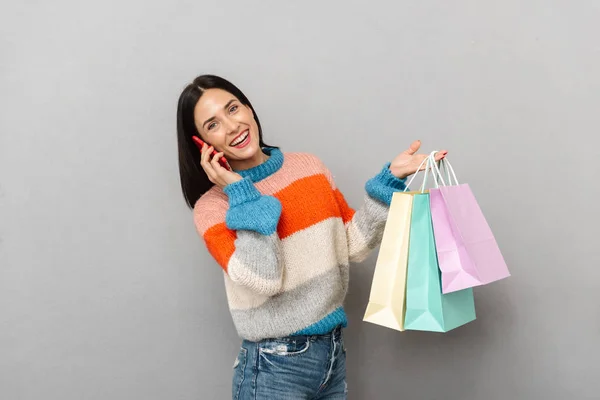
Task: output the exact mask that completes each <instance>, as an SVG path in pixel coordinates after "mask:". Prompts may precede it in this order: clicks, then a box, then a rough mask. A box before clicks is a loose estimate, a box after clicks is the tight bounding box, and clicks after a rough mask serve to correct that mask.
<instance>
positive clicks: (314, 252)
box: [225, 217, 348, 310]
mask: <svg viewBox="0 0 600 400" xmlns="http://www.w3.org/2000/svg"><path fill="white" fill-rule="evenodd" d="M332 239H333V246H323V247H321V246H319V244H321V243H324V242H327V241H329V240H332ZM311 243H314V245H312V246H311V245H310V244H311ZM307 244H309V245H308V246H307ZM281 254H282V257H283V263H284V264H283V265H284V270H283V284H282V292H286V291H290V290H293V289H295V288H297V287H299V286H301V285H303V284H305V283H306V282H308V281H310V280H311V279H313V278H315V277H317V276H320V275H322V274H324V273H325V272H327V271H329V270H332V269H335V268H339V266H340V265H347V264H348V247H347V242H346V233H345V230H344V225H343V222H342V220H341V219H340V218H335V217H334V218H328V219H326V220H324V221H321V222H319V223H318V224H315V225H313V226H311V227H310V228H307V229H304V230H301V231H298V232H296V233H294V234H293V235H291V236H288V237H287V238H285V239H284V240H282V241H281ZM248 274H250V272H248ZM252 279H260V277H258V276H254V277H252ZM225 288H226V291H227V296H228V300H229V305H230V308H232V309H239V310H244V309H249V308H255V307H258V306H259V305H261V304H263V303H264V302H265V301H266V300H267V299H268V297H267V296H260V295H257V293H256V292H254V291H252V290H250V289H248V288H245V287H243V286H240V285H238V284H236V283H234V282H233V281H231V279H230V278H229V277H227V276H225Z"/></svg>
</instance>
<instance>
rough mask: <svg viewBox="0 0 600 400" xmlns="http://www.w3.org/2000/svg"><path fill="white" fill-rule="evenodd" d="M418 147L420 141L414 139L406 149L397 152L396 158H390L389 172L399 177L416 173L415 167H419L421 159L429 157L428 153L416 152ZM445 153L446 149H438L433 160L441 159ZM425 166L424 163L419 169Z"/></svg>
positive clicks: (402, 177)
mask: <svg viewBox="0 0 600 400" xmlns="http://www.w3.org/2000/svg"><path fill="white" fill-rule="evenodd" d="M420 147H421V141H420V140H416V141H414V142H413V143H412V144H411V145H410V147H409V148H408V150H405V151H403V152H402V153H400V154H398V155H397V156H396V158H394V159H393V160H392V163H391V165H390V172H391V173H392V174H393V175H394V176H395V177H397V178H400V179H404V178H406V177H407V176H409V175H412V174H414V173H416V172H417V168H419V165H421V163H422V162H423V160H425V159H426V158H427V157H429V154H416V153H417V151H419V148H420ZM446 154H448V151H446V150H440V151H438V152H437V153H436V154H435V160H436V161H439V160H441V159H442V158H444V157H446ZM425 166H426V164H425V163H424V164H423V165H422V166H421V169H420V171H423V170H424V169H425Z"/></svg>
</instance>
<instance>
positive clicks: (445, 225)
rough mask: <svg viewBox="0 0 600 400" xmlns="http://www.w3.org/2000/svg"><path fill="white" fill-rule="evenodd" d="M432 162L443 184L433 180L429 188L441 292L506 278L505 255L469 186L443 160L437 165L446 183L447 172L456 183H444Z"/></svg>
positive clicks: (507, 274) (449, 177) (449, 291)
mask: <svg viewBox="0 0 600 400" xmlns="http://www.w3.org/2000/svg"><path fill="white" fill-rule="evenodd" d="M433 154H434V153H432V156H433ZM432 165H434V166H435V167H434V169H436V173H437V177H438V178H439V179H440V181H441V182H442V183H443V184H442V185H441V186H440V185H438V184H437V180H436V186H437V187H436V188H435V189H430V190H429V198H430V205H431V218H432V222H433V231H434V237H435V243H436V251H437V255H438V263H439V267H440V271H441V275H442V293H444V294H445V293H451V292H456V291H458V290H462V289H467V288H472V287H475V286H480V285H486V284H488V283H491V282H494V281H498V280H500V279H504V278H507V277H509V276H510V272H509V271H508V267H507V265H506V262H505V260H504V257H503V256H502V253H501V252H500V249H499V247H498V244H497V243H496V239H495V238H494V235H493V233H492V230H491V229H490V227H489V225H488V223H487V221H486V219H485V217H484V215H483V212H482V211H481V208H480V207H479V204H478V203H477V200H476V199H475V196H474V195H473V192H472V191H471V188H470V187H469V185H468V184H459V183H458V181H457V180H456V175H455V174H454V170H453V169H452V166H451V165H450V164H449V163H448V161H447V160H442V161H441V162H440V166H442V167H446V169H447V171H448V181H449V183H451V176H450V172H452V176H453V177H454V181H455V185H451V186H446V185H445V182H444V179H443V177H442V175H441V173H440V170H439V169H438V167H437V165H436V163H435V162H433V163H432ZM435 175H436V174H435V173H434V176H435Z"/></svg>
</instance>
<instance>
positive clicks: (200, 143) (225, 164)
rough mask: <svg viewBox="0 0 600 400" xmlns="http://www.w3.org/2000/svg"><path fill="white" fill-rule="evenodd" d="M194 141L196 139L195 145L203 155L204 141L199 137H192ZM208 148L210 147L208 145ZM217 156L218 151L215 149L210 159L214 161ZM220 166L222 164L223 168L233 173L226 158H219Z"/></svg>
mask: <svg viewBox="0 0 600 400" xmlns="http://www.w3.org/2000/svg"><path fill="white" fill-rule="evenodd" d="M192 139H194V143H196V146H197V147H198V150H200V152H201V153H202V146H204V142H203V141H202V139H200V138H199V137H198V136H192ZM207 146H209V145H208V144H207ZM215 154H217V151H216V150H215V149H214V148H213V151H212V154H211V155H210V158H211V159H212V158H213V157H214V156H215ZM219 164H221V166H222V167H223V168H225V169H226V170H228V171H231V167H230V166H229V163H228V162H227V160H226V159H225V157H221V158H219Z"/></svg>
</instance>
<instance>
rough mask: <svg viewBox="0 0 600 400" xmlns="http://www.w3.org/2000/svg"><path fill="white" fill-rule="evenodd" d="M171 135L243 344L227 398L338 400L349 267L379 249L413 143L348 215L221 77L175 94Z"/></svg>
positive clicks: (202, 79) (320, 175) (411, 164)
mask: <svg viewBox="0 0 600 400" xmlns="http://www.w3.org/2000/svg"><path fill="white" fill-rule="evenodd" d="M177 131H178V132H177V133H178V145H179V168H180V177H181V186H182V189H183V195H184V197H185V199H186V201H187V203H188V205H189V207H190V208H193V215H194V222H195V225H196V228H197V231H198V233H199V235H200V236H201V237H202V238H203V239H204V242H205V244H206V246H207V248H208V251H209V252H210V254H211V255H212V256H213V257H214V258H215V260H216V261H217V263H218V264H219V265H220V266H221V268H222V269H223V271H224V279H225V289H226V293H227V299H228V303H229V308H230V311H231V315H232V318H233V322H234V324H235V327H236V329H237V332H238V335H239V336H240V337H241V338H242V339H243V341H242V345H241V348H240V351H239V354H238V356H237V358H236V360H235V363H234V373H233V385H232V395H233V398H234V399H288V398H293V399H299V398H302V399H345V398H346V382H345V380H346V367H345V359H346V350H345V347H344V343H343V336H342V328H344V327H346V325H347V319H346V314H345V312H344V308H343V302H344V298H345V296H346V290H347V287H348V275H349V273H348V268H349V264H350V262H360V261H362V260H364V259H365V258H366V257H367V255H368V254H369V252H370V251H371V250H372V249H374V248H375V247H376V246H377V245H378V244H379V243H380V241H381V237H382V233H383V229H384V225H385V220H386V217H387V212H388V208H389V204H390V201H391V198H392V193H393V192H395V191H399V190H403V189H404V188H405V179H406V177H407V176H409V175H411V174H413V173H415V172H416V171H417V169H418V168H419V165H420V164H421V162H422V161H423V160H424V159H425V158H426V157H427V155H424V154H416V152H417V150H418V149H419V146H420V143H419V141H416V142H414V143H413V144H412V145H411V146H410V148H409V149H408V150H406V151H404V152H402V153H400V154H399V155H398V156H397V157H396V158H394V160H392V161H391V162H389V163H387V164H386V165H385V166H384V167H383V168H382V170H381V171H380V172H379V173H378V174H377V175H375V176H374V177H373V178H371V179H370V180H369V181H368V182H367V183H366V185H365V190H366V195H365V199H364V203H363V204H362V206H361V207H360V208H359V209H358V210H356V211H355V210H353V209H352V208H351V207H349V206H348V204H347V203H346V201H345V199H344V196H343V195H342V193H340V191H339V190H338V188H337V187H336V185H335V182H334V180H333V178H332V175H331V172H330V171H329V170H328V169H327V168H326V167H325V165H324V164H323V163H322V162H321V161H320V160H319V159H318V158H317V157H315V156H314V155H311V154H306V153H287V152H286V153H283V152H282V151H281V150H280V149H279V148H277V147H273V146H268V145H266V144H265V143H264V142H263V135H262V129H261V126H260V122H259V119H258V117H257V115H256V112H255V111H254V108H253V107H252V104H251V103H250V101H249V100H248V98H246V96H245V95H244V94H243V93H242V92H241V91H240V90H239V89H238V88H237V87H236V86H234V85H233V84H232V83H230V82H228V81H226V80H225V79H222V78H220V77H217V76H214V75H203V76H199V77H198V78H196V79H195V80H194V81H193V83H191V84H190V85H188V86H187V87H186V88H185V89H184V90H183V93H182V94H181V96H180V98H179V104H178V109H177ZM194 136H198V137H199V138H201V139H202V140H203V141H204V142H206V143H208V144H210V146H209V145H208V144H204V146H203V147H202V149H201V151H199V149H198V148H197V147H196V145H195V142H194V140H193V137H194ZM213 150H216V151H217V152H218V153H217V154H215V155H214V156H213V155H212V152H213ZM445 155H446V152H445V151H443V152H439V153H438V154H437V155H436V158H437V159H438V160H439V159H441V158H443V157H444V156H445ZM221 158H225V159H226V160H227V161H228V165H229V166H230V167H231V169H232V170H231V171H230V170H228V169H227V168H225V167H223V166H222V165H221V164H220V163H219V160H220V159H221ZM225 165H226V166H227V164H225Z"/></svg>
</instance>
